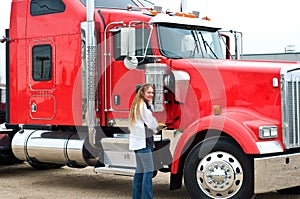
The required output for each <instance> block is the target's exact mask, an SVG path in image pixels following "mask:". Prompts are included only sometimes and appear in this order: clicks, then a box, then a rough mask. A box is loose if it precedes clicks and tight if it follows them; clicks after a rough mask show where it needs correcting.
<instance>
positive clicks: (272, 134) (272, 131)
mask: <svg viewBox="0 0 300 199" xmlns="http://www.w3.org/2000/svg"><path fill="white" fill-rule="evenodd" d="M258 129H259V130H258V131H259V138H261V139H268V138H276V137H278V128H277V126H260V127H259V128H258Z"/></svg>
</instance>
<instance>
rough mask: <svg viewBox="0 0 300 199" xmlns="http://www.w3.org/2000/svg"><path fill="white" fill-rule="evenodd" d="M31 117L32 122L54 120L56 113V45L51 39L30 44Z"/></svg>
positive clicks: (34, 41)
mask: <svg viewBox="0 0 300 199" xmlns="http://www.w3.org/2000/svg"><path fill="white" fill-rule="evenodd" d="M28 65H29V70H28V71H29V75H28V78H29V107H28V108H29V115H30V119H32V120H52V119H53V118H54V117H55V113H56V105H55V104H56V102H55V97H54V95H53V91H54V89H55V45H54V42H53V41H52V40H51V39H46V40H33V41H31V42H30V44H29V64H28Z"/></svg>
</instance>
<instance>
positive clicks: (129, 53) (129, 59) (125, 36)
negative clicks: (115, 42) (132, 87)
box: [121, 27, 138, 69]
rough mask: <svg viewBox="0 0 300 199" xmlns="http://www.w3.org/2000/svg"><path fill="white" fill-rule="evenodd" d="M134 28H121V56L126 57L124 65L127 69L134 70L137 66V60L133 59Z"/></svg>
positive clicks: (134, 44)
mask: <svg viewBox="0 0 300 199" xmlns="http://www.w3.org/2000/svg"><path fill="white" fill-rule="evenodd" d="M135 38H136V36H135V28H132V27H128V28H121V55H122V56H126V58H125V59H124V64H125V66H126V67H127V68H128V69H134V68H136V67H137V65H138V60H137V58H136V57H135V51H136V49H135V46H136V41H135Z"/></svg>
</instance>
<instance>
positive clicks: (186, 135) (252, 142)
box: [171, 114, 260, 174]
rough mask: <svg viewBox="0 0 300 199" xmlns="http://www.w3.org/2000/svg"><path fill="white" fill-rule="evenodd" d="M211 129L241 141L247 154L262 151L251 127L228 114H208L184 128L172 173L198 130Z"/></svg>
mask: <svg viewBox="0 0 300 199" xmlns="http://www.w3.org/2000/svg"><path fill="white" fill-rule="evenodd" d="M244 121H245V120H244ZM209 129H211V130H218V131H220V132H225V133H227V134H228V135H229V136H231V137H232V138H233V139H234V140H236V142H237V143H239V145H240V146H241V148H242V149H243V151H244V152H245V153H247V154H259V153H260V152H259V149H258V147H257V145H256V141H257V140H258V138H257V137H256V136H255V133H254V132H253V130H251V128H248V127H247V126H245V125H243V124H242V123H240V122H238V121H237V120H234V119H233V118H231V117H227V116H226V114H224V115H219V116H208V117H204V118H201V119H199V120H197V121H195V122H194V123H193V124H191V125H190V126H189V127H188V128H186V129H185V130H184V132H183V134H182V136H181V138H180V140H179V141H178V144H177V146H176V149H175V152H174V156H173V161H172V168H171V173H172V174H176V173H177V171H178V166H179V161H180V156H181V155H182V154H183V153H184V150H186V149H187V148H188V144H190V143H191V141H192V139H193V137H194V136H195V135H196V134H197V133H198V132H201V131H206V130H209ZM220 134H221V133H220Z"/></svg>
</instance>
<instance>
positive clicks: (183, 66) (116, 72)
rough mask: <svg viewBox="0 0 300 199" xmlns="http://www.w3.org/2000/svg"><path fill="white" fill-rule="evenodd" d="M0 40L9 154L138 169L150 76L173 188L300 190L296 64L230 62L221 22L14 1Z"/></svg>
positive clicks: (113, 4)
mask: <svg viewBox="0 0 300 199" xmlns="http://www.w3.org/2000/svg"><path fill="white" fill-rule="evenodd" d="M222 38H225V40H224V39H222ZM5 40H6V45H7V55H8V56H7V68H6V69H7V77H6V95H7V99H9V100H8V101H7V102H6V106H7V107H6V109H7V112H6V123H5V126H6V128H5V129H4V130H2V131H1V132H2V134H4V135H6V136H5V138H6V141H4V142H3V144H2V145H6V148H5V150H6V151H5V150H3V151H5V153H6V156H3V158H2V161H4V160H5V157H6V158H7V159H9V157H10V158H16V159H18V160H19V161H27V162H28V163H29V164H30V165H31V166H32V167H34V168H37V169H51V168H59V167H61V166H64V165H68V166H70V167H79V168H81V167H85V166H93V167H95V172H111V173H119V174H120V173H122V174H132V173H133V172H134V168H135V159H134V153H133V152H132V151H129V150H128V128H127V126H128V114H129V108H130V105H131V102H132V100H133V97H134V95H135V91H136V88H137V87H138V86H139V85H141V84H144V83H151V84H154V85H155V88H156V93H155V100H154V102H153V105H154V113H153V114H154V115H155V117H156V118H157V119H158V121H159V123H161V124H162V126H164V127H165V128H164V129H163V130H162V132H161V134H159V135H156V136H155V146H156V147H155V151H154V152H153V156H154V162H155V168H156V170H157V171H161V172H170V189H171V190H173V189H178V188H180V187H181V186H182V179H184V183H185V187H186V189H187V191H188V192H189V194H190V196H191V198H239V199H240V198H251V197H252V196H253V195H255V194H257V193H263V192H269V191H274V190H281V192H300V188H298V186H300V177H299V175H298V173H299V172H300V170H299V168H300V124H299V121H300V111H299V110H300V64H299V63H296V62H274V61H244V60H243V61H242V60H234V59H231V58H230V57H231V56H230V54H229V49H228V48H229V46H230V45H229V43H230V41H229V37H228V36H225V35H222V34H221V31H220V28H219V27H215V26H213V25H211V23H209V22H208V21H207V20H202V19H201V18H200V17H199V16H198V15H197V12H195V13H194V14H186V13H174V12H169V11H167V12H162V10H161V8H159V7H157V6H154V5H153V4H151V3H149V2H148V1H146V0H122V1H121V0H118V1H110V0H95V1H94V0H92V1H86V0H51V1H50V0H49V1H47V0H13V1H12V5H11V18H10V28H9V30H8V31H7V35H6V38H5ZM223 40H224V41H226V42H225V46H227V49H226V48H224V44H222V43H223ZM7 138H9V139H7ZM7 140H8V141H7ZM7 147H8V148H9V152H10V153H8V152H7V149H8V148H7ZM3 151H2V154H3V153H4V152H3ZM7 154H10V156H9V157H8V156H7Z"/></svg>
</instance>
